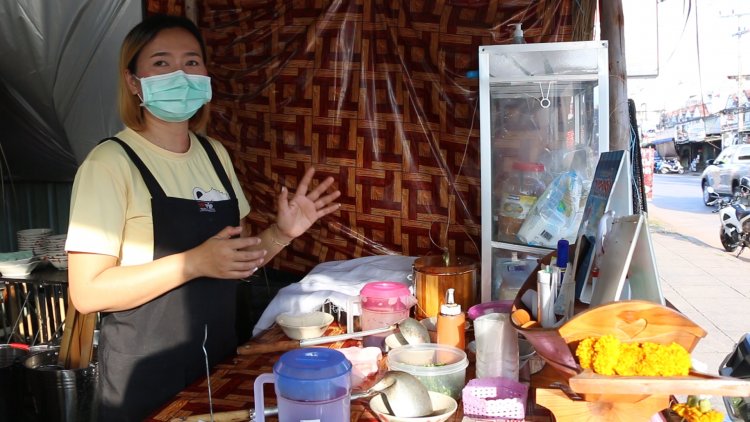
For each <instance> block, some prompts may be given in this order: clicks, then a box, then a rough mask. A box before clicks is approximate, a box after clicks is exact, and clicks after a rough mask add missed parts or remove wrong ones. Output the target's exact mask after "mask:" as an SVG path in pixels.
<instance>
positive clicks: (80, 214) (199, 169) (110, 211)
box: [65, 128, 250, 265]
mask: <svg viewBox="0 0 750 422" xmlns="http://www.w3.org/2000/svg"><path fill="white" fill-rule="evenodd" d="M117 137H118V138H120V139H122V140H123V141H124V142H125V143H126V144H128V145H129V146H130V147H131V148H132V149H133V150H134V151H135V152H136V153H137V154H138V156H139V157H140V158H141V160H143V162H144V163H145V165H146V167H148V169H149V170H150V171H151V173H153V175H154V177H155V178H156V180H157V181H158V182H159V185H161V187H162V189H163V190H164V192H165V194H166V195H167V196H170V197H175V198H184V199H196V200H197V199H202V200H204V201H211V200H218V199H229V194H228V192H225V190H226V189H224V186H223V185H222V183H221V181H220V180H219V177H218V176H217V175H216V171H214V168H213V166H212V165H211V161H210V160H209V158H208V155H206V152H205V150H204V149H203V147H202V146H201V144H200V142H199V141H198V139H197V138H196V137H195V135H194V134H192V133H191V134H190V148H189V149H188V151H187V152H185V153H174V152H171V151H167V150H165V149H162V148H160V147H158V146H156V145H154V144H152V143H151V142H149V141H147V140H146V139H145V138H143V137H142V136H141V135H139V134H138V133H137V132H135V131H134V130H132V129H129V128H126V129H125V130H123V131H122V132H120V133H118V134H117ZM208 140H209V142H210V143H211V145H212V146H213V147H214V150H215V151H216V154H217V155H218V156H219V160H220V161H221V164H222V165H223V167H224V170H225V171H226V173H227V176H228V177H229V180H230V181H231V183H232V187H233V189H234V192H235V194H236V196H237V201H238V203H239V210H240V215H239V218H240V220H242V218H244V217H245V216H247V214H248V213H249V212H250V204H249V203H248V202H247V198H245V195H244V193H243V191H242V187H241V186H240V184H239V181H238V180H237V175H236V174H235V172H234V168H233V166H232V162H231V159H230V158H229V154H228V153H227V151H226V149H225V148H224V146H223V145H221V143H219V142H218V141H216V140H214V139H210V138H208ZM185 230H190V227H185ZM153 246H154V236H153V220H152V218H151V194H150V192H149V191H148V188H147V187H146V184H145V183H144V182H143V178H142V177H141V173H140V172H139V171H138V169H137V168H136V167H135V164H133V161H132V160H131V159H130V157H128V155H127V153H126V152H125V150H124V149H123V148H122V147H121V146H120V145H119V144H117V143H116V142H111V141H108V142H104V143H102V144H99V145H97V146H96V147H95V148H94V149H93V150H92V151H91V152H90V153H89V155H88V157H86V159H85V160H84V162H83V163H82V164H81V166H80V167H79V169H78V172H77V173H76V177H75V181H74V183H73V193H72V198H71V206H70V224H69V226H68V237H67V242H66V245H65V249H66V250H67V251H69V252H70V251H73V252H88V253H96V254H102V255H111V256H116V257H118V258H119V260H120V265H137V264H143V263H147V262H151V261H152V260H153V255H154V247H153Z"/></svg>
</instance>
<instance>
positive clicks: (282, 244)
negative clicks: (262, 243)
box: [271, 223, 291, 248]
mask: <svg viewBox="0 0 750 422" xmlns="http://www.w3.org/2000/svg"><path fill="white" fill-rule="evenodd" d="M273 230H274V231H275V232H276V234H279V226H278V225H276V224H275V223H274V225H273ZM271 242H273V243H274V244H276V245H278V246H281V247H282V248H283V247H285V246H289V243H291V242H287V243H283V242H279V241H278V240H276V236H274V234H273V233H271Z"/></svg>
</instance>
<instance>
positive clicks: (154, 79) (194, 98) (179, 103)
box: [135, 70, 211, 122]
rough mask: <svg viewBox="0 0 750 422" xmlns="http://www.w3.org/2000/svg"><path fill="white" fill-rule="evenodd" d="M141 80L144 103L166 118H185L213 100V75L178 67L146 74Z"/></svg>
mask: <svg viewBox="0 0 750 422" xmlns="http://www.w3.org/2000/svg"><path fill="white" fill-rule="evenodd" d="M135 78H136V79H138V80H139V81H140V82H141V91H142V92H143V96H142V97H141V101H142V102H141V106H143V107H146V109H147V110H148V111H149V112H151V114H153V115H154V116H156V117H158V118H159V119H161V120H164V121H165V122H184V121H185V120H188V119H189V118H191V117H193V115H195V113H196V112H197V111H198V110H199V109H200V108H201V107H202V106H203V104H206V103H207V102H209V101H211V78H209V77H208V76H203V75H190V74H187V73H185V72H183V71H182V70H177V71H174V72H172V73H166V74H164V75H154V76H148V77H145V78H138V77H135Z"/></svg>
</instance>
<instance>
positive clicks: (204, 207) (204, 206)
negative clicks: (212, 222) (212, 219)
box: [198, 201, 216, 212]
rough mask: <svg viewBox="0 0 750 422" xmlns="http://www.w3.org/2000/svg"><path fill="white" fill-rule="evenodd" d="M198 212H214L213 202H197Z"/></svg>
mask: <svg viewBox="0 0 750 422" xmlns="http://www.w3.org/2000/svg"><path fill="white" fill-rule="evenodd" d="M198 210H199V211H200V212H216V209H214V204H213V202H206V201H198Z"/></svg>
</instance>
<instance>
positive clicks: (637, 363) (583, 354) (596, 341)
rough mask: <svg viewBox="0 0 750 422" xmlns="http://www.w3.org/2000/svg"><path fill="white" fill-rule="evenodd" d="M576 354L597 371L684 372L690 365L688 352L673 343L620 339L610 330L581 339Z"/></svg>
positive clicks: (636, 373) (627, 373) (633, 373)
mask: <svg viewBox="0 0 750 422" xmlns="http://www.w3.org/2000/svg"><path fill="white" fill-rule="evenodd" d="M576 356H578V361H579V363H580V364H581V367H583V368H584V369H588V368H592V369H593V370H594V372H596V373H597V374H601V375H623V376H664V377H669V376H685V375H687V374H688V372H689V371H690V366H691V364H690V353H689V352H688V351H687V350H685V348H684V347H682V346H680V345H679V344H677V343H672V344H669V345H663V344H657V343H651V342H645V343H623V342H621V341H620V340H618V339H617V338H616V337H615V336H613V335H611V334H607V335H605V336H602V337H598V338H597V337H587V338H585V339H583V340H581V341H580V342H579V343H578V347H577V348H576Z"/></svg>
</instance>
